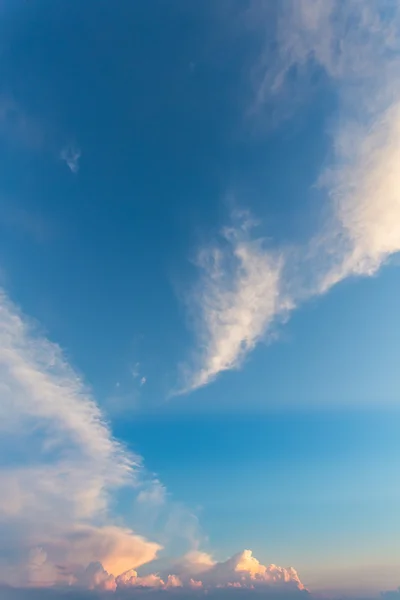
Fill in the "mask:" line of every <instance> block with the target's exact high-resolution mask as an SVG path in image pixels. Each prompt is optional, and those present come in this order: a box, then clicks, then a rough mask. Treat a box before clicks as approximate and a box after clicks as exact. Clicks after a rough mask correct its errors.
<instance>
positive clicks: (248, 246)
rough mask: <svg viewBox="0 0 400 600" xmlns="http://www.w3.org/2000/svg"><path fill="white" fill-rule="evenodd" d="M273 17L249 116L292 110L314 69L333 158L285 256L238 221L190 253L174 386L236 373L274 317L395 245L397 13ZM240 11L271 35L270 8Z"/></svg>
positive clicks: (393, 6)
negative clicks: (321, 204)
mask: <svg viewBox="0 0 400 600" xmlns="http://www.w3.org/2000/svg"><path fill="white" fill-rule="evenodd" d="M274 11H275V22H276V31H275V43H274V44H272V45H271V39H270V37H269V34H268V36H266V41H265V46H264V48H263V51H262V53H261V55H260V57H259V59H258V62H257V64H256V65H255V66H254V69H253V72H252V81H253V83H254V81H255V82H256V89H255V95H254V99H253V102H252V107H251V111H250V113H251V115H252V117H253V118H255V119H257V122H258V123H262V121H263V119H264V118H265V114H266V111H269V109H270V107H271V103H272V104H273V103H275V104H276V103H285V102H289V97H290V102H291V103H292V104H293V103H294V105H295V106H296V92H297V91H298V93H299V96H300V99H301V98H303V92H304V88H307V86H310V82H311V80H312V77H313V75H314V74H315V72H316V70H317V71H318V70H319V71H321V72H323V73H324V74H325V77H326V78H327V79H328V80H329V81H330V83H331V85H332V87H333V89H334V90H335V93H336V95H337V98H338V111H337V113H336V115H335V119H334V125H333V126H331V133H332V161H331V164H330V165H328V166H327V167H326V168H324V170H323V172H322V173H321V174H320V177H319V179H318V181H317V182H316V183H317V184H318V186H319V187H320V189H323V190H324V191H325V194H326V198H327V206H328V209H327V210H326V207H325V209H324V211H323V214H324V215H325V218H324V220H323V219H322V216H321V219H320V221H321V220H322V226H321V228H320V229H319V230H317V231H316V232H315V234H314V235H313V236H311V238H310V239H309V240H308V242H307V243H306V244H304V245H303V246H301V247H298V248H296V249H295V251H291V252H288V250H287V249H285V248H280V247H277V246H276V245H275V246H274V245H272V244H270V245H269V246H268V247H265V245H264V243H263V241H262V240H259V239H257V237H255V236H254V231H253V230H252V229H251V227H248V225H247V221H246V220H244V221H243V222H242V223H239V224H236V225H235V226H230V227H229V228H228V229H227V230H225V231H224V232H223V236H222V237H223V240H222V243H220V244H218V245H217V246H214V247H212V248H205V249H203V250H201V251H200V254H199V259H198V266H199V269H200V275H199V284H198V287H196V289H195V291H194V293H193V295H192V298H191V307H190V310H191V311H193V312H191V317H192V321H195V322H196V324H197V345H198V347H199V348H200V351H199V353H198V355H197V357H196V360H195V361H194V364H192V366H191V367H189V368H188V373H187V374H186V382H187V384H186V385H185V386H183V388H184V390H185V391H189V390H193V389H196V388H198V387H201V386H203V385H206V384H207V383H209V382H210V381H212V380H213V379H215V377H216V376H217V375H218V374H219V373H221V372H222V371H225V370H228V369H233V368H237V367H238V366H240V365H241V364H242V362H243V359H244V357H245V356H246V354H247V353H248V352H249V351H251V350H252V349H253V348H254V346H255V344H256V343H257V342H258V341H259V340H261V339H263V338H264V337H265V335H266V334H268V332H270V330H271V326H273V324H274V321H275V320H276V318H277V317H279V316H280V315H281V314H287V312H288V310H290V309H293V308H294V307H295V306H298V305H299V304H300V303H301V302H303V301H304V300H306V299H307V298H310V297H311V296H315V295H318V294H321V293H325V292H327V291H328V290H329V289H330V288H331V287H332V286H333V285H335V284H337V283H338V282H340V281H342V280H343V279H345V278H347V277H349V276H353V275H372V274H373V273H375V272H376V271H377V270H378V269H379V268H380V266H381V265H382V264H384V263H385V261H386V260H387V259H388V257H390V256H391V255H392V254H394V253H396V252H398V251H399V250H400V169H399V167H398V165H399V164H400V100H399V98H400V7H399V6H398V4H397V3H393V2H391V0H383V1H376V0H367V1H365V2H359V1H358V0H349V1H348V2H341V1H339V0H284V1H283V2H281V3H279V4H278V5H275V9H274ZM248 12H249V11H248ZM250 13H251V15H252V16H253V17H254V16H255V17H256V19H254V21H255V22H256V26H257V27H258V28H259V30H261V31H263V27H265V30H266V31H267V30H268V32H269V33H270V27H269V26H268V29H267V23H266V17H267V16H268V17H270V13H271V5H270V4H269V3H262V2H258V1H257V0H255V1H254V2H253V3H251V10H250ZM271 47H273V48H274V52H273V53H271ZM288 90H289V91H290V93H288ZM290 112H291V109H290V110H289V109H288V110H287V111H286V114H290ZM261 129H262V128H261Z"/></svg>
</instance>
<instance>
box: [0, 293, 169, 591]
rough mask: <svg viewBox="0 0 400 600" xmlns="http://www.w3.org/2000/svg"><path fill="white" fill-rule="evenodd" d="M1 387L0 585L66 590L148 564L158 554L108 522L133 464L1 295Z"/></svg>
mask: <svg viewBox="0 0 400 600" xmlns="http://www.w3.org/2000/svg"><path fill="white" fill-rule="evenodd" d="M0 382H1V383H0V432H1V452H2V454H3V455H4V456H7V457H8V460H7V462H3V464H2V466H1V468H0V487H1V490H2V493H1V495H0V581H2V582H6V583H10V584H18V583H19V584H30V583H35V582H39V581H42V582H43V581H47V582H48V583H51V582H54V581H58V580H63V581H65V579H66V578H68V577H69V576H72V575H74V573H75V572H78V571H79V569H81V568H83V567H86V566H87V565H88V564H89V563H91V562H96V561H98V562H101V563H102V564H103V566H104V568H105V569H107V570H108V571H109V572H110V573H112V574H113V575H118V574H119V573H121V572H123V571H126V570H127V569H128V568H130V567H137V566H139V565H141V564H143V563H145V562H148V561H150V560H152V559H153V558H155V556H156V554H157V551H158V550H159V548H160V546H159V545H158V544H156V543H153V542H150V541H148V540H146V539H145V538H143V537H141V536H139V535H136V534H135V533H134V532H133V531H131V530H130V529H127V528H125V529H124V528H121V527H120V526H116V525H115V524H113V522H112V518H111V515H110V500H111V497H112V494H113V493H114V492H115V491H116V490H118V489H119V488H121V486H125V485H132V484H134V483H135V482H136V481H138V479H139V467H140V458H139V457H135V456H133V455H131V454H129V453H128V452H126V451H125V449H124V448H123V447H122V446H121V445H120V444H119V443H118V442H117V441H116V440H115V439H114V438H113V437H112V434H111V432H110V430H109V427H108V425H107V424H106V423H105V422H104V420H103V418H102V415H101V412H100V410H99V408H98V406H97V404H96V403H95V402H94V400H93V399H92V397H91V395H90V392H89V390H88V389H87V388H86V387H85V386H84V384H83V382H82V381H81V379H80V378H79V376H78V375H77V374H76V373H75V372H74V370H73V369H72V368H71V367H70V366H69V365H68V363H67V362H66V360H65V358H64V356H63V354H62V352H61V350H60V348H59V347H58V346H57V345H55V344H53V343H51V342H49V341H48V340H47V339H46V338H45V337H44V336H43V335H41V334H40V332H38V331H37V330H36V329H35V327H34V326H33V324H32V323H29V322H28V320H27V319H26V318H24V317H23V316H22V315H21V313H20V312H19V311H18V309H17V308H16V307H15V306H14V305H13V303H12V302H11V301H10V300H9V299H8V298H7V296H6V294H5V293H4V292H1V293H0ZM60 565H62V567H63V568H62V569H60Z"/></svg>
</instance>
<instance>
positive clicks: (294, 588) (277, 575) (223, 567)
mask: <svg viewBox="0 0 400 600" xmlns="http://www.w3.org/2000/svg"><path fill="white" fill-rule="evenodd" d="M191 561H192V562H191ZM191 565H192V568H191ZM176 567H177V569H178V571H179V572H180V573H179V575H177V574H172V573H170V574H164V573H151V574H148V575H144V576H141V575H138V573H137V571H136V570H135V569H130V570H129V571H126V572H125V573H122V574H121V575H118V576H117V577H114V576H113V575H112V574H111V573H109V572H108V571H107V569H105V568H104V565H102V564H101V563H100V562H96V563H91V564H90V565H89V566H88V567H87V568H86V569H85V571H84V572H83V573H81V574H80V575H78V576H76V577H75V581H74V585H78V586H79V587H81V588H82V587H84V588H85V589H89V590H108V591H115V590H123V589H125V590H127V589H132V590H133V589H136V590H144V589H147V590H151V589H153V590H164V591H172V590H177V589H180V588H182V589H183V590H187V591H189V590H192V591H196V590H197V591H201V590H203V591H204V592H207V591H211V590H217V589H220V590H221V589H233V588H235V589H246V590H255V589H260V590H262V589H264V590H275V591H276V592H277V591H288V592H302V591H304V590H305V588H304V586H303V584H302V583H301V581H300V578H299V576H298V574H297V572H296V571H295V570H294V569H293V568H291V567H289V568H284V567H279V566H276V565H273V564H272V565H269V566H265V565H262V564H261V563H260V562H259V561H258V560H257V559H256V558H255V557H254V556H253V554H252V552H251V550H244V551H243V552H240V553H238V554H235V555H234V556H232V557H231V558H229V559H228V560H226V561H224V562H213V561H212V559H211V557H210V556H209V555H207V554H205V553H192V554H191V555H188V556H185V557H183V559H182V561H181V568H179V563H178V564H177V565H176ZM199 569H201V570H200V571H199ZM193 571H194V572H195V573H196V575H195V576H194V573H193Z"/></svg>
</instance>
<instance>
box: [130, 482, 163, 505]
mask: <svg viewBox="0 0 400 600" xmlns="http://www.w3.org/2000/svg"><path fill="white" fill-rule="evenodd" d="M166 495H167V490H166V488H165V486H164V485H163V484H162V483H161V482H160V481H159V480H158V479H154V480H153V481H151V482H149V484H148V485H147V486H146V488H145V489H143V490H141V491H140V492H139V494H138V496H137V502H140V503H143V504H146V505H158V506H159V505H162V504H164V502H165V500H166Z"/></svg>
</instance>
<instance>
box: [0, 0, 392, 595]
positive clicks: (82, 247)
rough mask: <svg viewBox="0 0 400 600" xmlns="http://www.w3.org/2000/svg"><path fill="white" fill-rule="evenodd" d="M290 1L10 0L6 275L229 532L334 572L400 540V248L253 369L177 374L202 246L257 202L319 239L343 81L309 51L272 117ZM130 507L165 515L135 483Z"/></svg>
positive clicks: (268, 227) (310, 573) (141, 444)
mask: <svg viewBox="0 0 400 600" xmlns="http://www.w3.org/2000/svg"><path fill="white" fill-rule="evenodd" d="M215 4H217V6H215ZM250 4H252V3H249V6H250ZM272 4H273V3H272ZM266 5H267V3H266ZM269 6H270V11H269V12H270V20H269V21H268V24H267V25H266V26H265V28H264V29H263V28H261V29H260V28H258V27H257V26H256V23H255V22H254V15H253V17H252V16H251V15H252V14H253V13H251V12H249V13H248V12H247V8H248V7H247V3H245V2H220V3H213V2H211V1H206V2H202V3H200V2H198V3H196V2H193V3H190V2H184V1H179V0H175V1H174V2H166V1H163V0H154V1H153V2H149V3H148V2H145V1H139V2H129V1H125V0H122V1H120V2H116V3H113V2H110V1H100V0H85V2H83V3H82V2H79V1H78V0H72V1H71V2H65V1H61V0H52V1H36V2H22V1H14V2H12V3H10V2H4V3H3V6H2V8H1V11H2V16H1V25H0V27H1V36H0V37H1V44H0V47H1V65H0V75H1V78H0V80H1V84H0V107H1V111H0V134H1V135H0V159H1V160H0V227H1V234H0V274H1V283H2V285H3V286H4V288H5V289H6V291H7V294H9V296H10V297H11V298H12V300H13V301H14V302H16V304H17V305H19V306H20V307H21V308H22V310H23V312H24V313H25V314H27V315H29V316H30V317H32V318H33V319H35V320H36V321H37V322H38V323H39V324H40V328H41V330H42V331H43V332H44V335H45V336H46V337H48V338H50V339H51V340H53V341H55V342H56V343H58V344H59V345H60V346H61V348H62V349H63V350H64V351H65V355H66V357H67V360H68V362H69V363H70V364H71V365H73V366H74V368H76V369H77V370H78V371H79V373H81V374H82V377H83V378H84V380H85V381H86V383H87V384H88V386H90V388H91V389H92V390H93V394H94V397H95V398H96V400H97V402H98V403H99V405H100V407H101V408H102V410H103V411H104V414H105V416H106V418H107V419H108V421H109V422H110V424H111V428H112V431H113V433H114V435H115V436H116V437H117V438H118V439H120V440H121V441H122V442H123V443H124V444H126V445H127V447H128V448H130V449H133V450H134V451H135V452H138V453H139V454H140V455H142V456H143V458H144V464H145V466H146V468H147V469H148V470H149V472H152V473H155V474H156V475H157V477H158V478H159V479H160V481H161V482H162V483H163V485H165V486H166V488H167V490H168V494H170V496H171V497H172V498H173V499H174V500H176V501H177V502H180V503H182V504H184V505H185V506H187V507H189V508H190V510H192V511H193V512H194V513H195V514H196V515H197V517H198V520H199V523H200V526H199V527H200V530H201V532H202V536H203V538H202V539H203V543H204V547H205V549H207V551H210V552H212V553H213V554H214V555H215V556H216V557H217V558H218V559H223V558H226V557H227V556H230V555H232V554H233V553H234V552H236V551H240V550H241V549H243V548H247V547H249V548H251V549H252V550H253V552H254V554H255V555H256V556H257V557H258V558H259V559H260V560H261V561H262V562H266V563H269V562H276V563H277V564H293V565H294V566H296V567H297V568H298V569H299V570H301V573H304V577H303V578H304V579H305V581H306V582H307V579H308V580H314V579H315V580H318V582H319V585H320V586H321V587H323V586H324V581H325V580H324V575H323V573H324V572H325V571H327V570H329V569H334V570H335V569H338V572H339V571H340V569H344V568H345V567H346V568H352V567H363V568H364V567H365V569H369V568H370V567H372V566H374V567H375V566H376V567H380V566H382V565H383V566H384V567H388V569H389V568H392V567H393V566H394V565H398V563H399V560H400V553H399V545H398V539H399V534H400V520H399V515H398V506H399V499H400V487H399V484H398V477H397V473H398V466H399V461H400V442H399V441H398V438H399V436H398V418H399V413H398V407H399V402H398V396H399V385H400V375H399V369H398V357H399V352H400V321H399V317H398V298H399V292H400V275H399V270H398V267H397V265H396V259H395V258H392V259H391V262H390V264H389V266H383V267H382V269H381V270H379V271H378V270H376V271H375V272H374V276H373V277H364V278H357V277H353V276H352V273H349V277H348V278H347V277H345V276H343V277H342V279H343V281H341V282H340V283H339V284H338V285H337V286H335V287H333V289H330V290H329V291H327V293H325V294H319V293H314V292H313V293H308V294H303V295H302V294H300V295H299V297H298V298H296V299H295V301H294V303H295V304H296V310H293V311H292V312H291V313H290V314H287V315H285V317H284V318H281V317H279V318H278V319H277V321H276V324H275V325H274V327H273V333H274V335H273V336H272V337H271V336H268V335H265V336H264V337H265V343H264V341H261V342H260V343H258V344H256V343H255V344H254V346H255V349H254V350H253V347H252V351H251V352H247V353H246V356H245V358H244V360H243V361H242V362H241V364H240V366H239V365H237V366H238V367H239V368H233V369H226V372H221V373H219V375H218V377H216V378H215V380H214V379H210V381H209V383H208V385H205V386H204V387H201V389H198V390H194V391H192V392H191V393H186V394H184V395H178V396H175V395H174V394H173V392H174V390H176V389H177V386H178V387H179V380H180V377H181V365H182V364H191V361H192V356H193V352H195V351H196V347H197V346H196V344H200V346H201V344H204V337H201V335H200V342H198V339H199V338H198V337H196V331H197V330H198V326H197V325H196V323H197V316H196V312H195V308H193V306H192V305H190V301H188V300H187V295H188V294H189V292H190V290H191V289H193V286H194V285H196V282H198V281H199V270H198V268H197V266H196V264H195V257H196V255H197V253H198V251H199V249H201V248H203V247H207V246H208V245H209V244H210V243H211V244H213V243H217V244H218V243H219V242H215V240H218V239H219V238H218V235H219V232H220V231H221V228H223V227H224V226H226V225H227V224H229V223H230V219H231V213H232V211H234V209H235V208H240V209H245V210H246V211H249V212H250V213H251V214H252V215H253V216H254V218H255V219H258V220H259V225H258V226H257V228H256V233H255V234H254V235H256V236H257V237H258V236H262V237H264V238H265V244H266V247H267V248H277V247H283V246H284V247H288V248H290V252H291V253H292V255H293V256H298V255H300V254H301V252H302V251H299V250H298V249H297V248H298V246H299V247H301V246H302V245H303V244H304V243H306V242H305V241H306V240H309V239H310V238H311V237H313V236H314V235H315V231H316V230H317V229H318V227H319V225H320V223H321V221H323V218H324V215H325V213H326V212H327V209H326V206H327V197H328V194H327V192H326V190H324V189H323V188H321V186H315V185H314V184H315V183H316V182H317V180H318V177H319V176H320V174H321V172H322V170H323V169H324V167H325V166H326V165H327V164H329V163H330V161H331V160H332V154H333V150H332V146H333V143H332V130H333V128H334V123H336V120H337V116H338V111H339V110H340V92H339V91H338V84H337V79H335V78H330V76H329V69H328V68H327V67H326V65H323V67H326V72H325V71H324V68H322V67H321V66H315V65H314V67H313V68H314V70H313V72H312V74H311V75H312V76H309V77H308V76H307V77H306V80H307V81H306V83H305V82H304V81H303V80H301V77H300V74H299V73H301V68H300V67H299V69H298V70H299V73H297V71H295V73H294V74H293V73H292V72H291V71H290V74H289V75H290V77H292V78H293V79H294V81H295V84H293V85H292V86H291V87H290V93H289V95H287V94H286V95H285V94H284V95H283V97H278V96H276V97H273V98H272V100H271V101H268V102H266V106H265V107H264V109H263V112H262V115H261V116H260V115H258V116H257V117H254V114H253V113H252V109H251V107H252V106H253V98H254V94H255V86H256V81H257V69H255V67H254V65H255V63H256V62H257V57H258V56H259V54H260V53H261V52H262V49H263V48H264V49H265V44H266V41H265V36H267V46H268V44H269V46H268V47H269V48H270V54H268V56H269V58H268V60H269V61H271V62H273V61H274V60H275V59H274V57H278V56H279V48H278V42H279V36H277V34H276V33H274V27H275V26H277V25H276V24H277V23H278V17H277V9H276V8H275V9H274V8H273V7H272V5H271V3H270V4H269ZM249 11H250V8H249ZM267 16H268V15H265V14H263V16H262V17H261V16H260V18H265V19H267ZM270 29H271V33H270ZM268 36H270V37H268ZM297 78H298V79H299V83H298V86H299V88H301V89H300V91H299V97H298V98H296V97H295V95H294V93H293V89H296V85H297V83H296V81H297ZM304 88H306V91H305V89H304ZM65 149H67V150H69V151H71V149H75V150H79V153H80V158H79V169H78V167H77V168H76V169H70V168H68V165H67V164H66V161H65V160H62V158H61V157H62V153H63V151H64V150H65ZM73 170H76V172H73ZM223 244H224V242H222V247H224V246H223ZM388 254H394V252H391V251H390V252H389V253H388ZM304 262H306V261H304ZM299 264H300V267H299ZM301 264H302V263H301V261H300V262H299V263H297V262H296V263H295V265H296V266H295V268H294V269H293V270H292V274H293V273H294V274H295V276H297V271H296V269H299V268H301ZM307 264H308V263H307ZM318 269H319V267H318ZM315 270H317V267H316V269H315ZM230 276H232V281H233V278H234V275H232V274H230V275H229V274H228V275H227V277H228V279H229V277H230ZM306 277H307V276H306ZM200 281H201V280H200ZM246 285H250V284H246ZM188 304H189V306H188ZM264 329H265V331H266V330H267V329H268V328H267V326H265V328H264ZM256 337H257V336H256ZM259 337H260V336H259ZM261 337H262V336H261ZM196 340H197V341H196ZM255 341H256V342H258V341H259V340H258V337H257V339H256V340H255ZM210 344H211V342H210ZM222 370H223V369H222ZM142 378H145V381H144V380H143V381H142V382H141V380H142ZM171 392H172V393H171ZM10 460H11V459H10ZM118 510H119V511H120V514H119V517H121V518H122V517H124V519H125V520H126V522H127V523H128V524H131V525H133V526H134V527H135V528H139V532H140V533H142V534H143V535H147V534H148V532H147V531H141V530H140V527H141V524H140V522H138V520H139V521H140V518H139V519H138V517H137V516H136V515H135V514H133V513H132V514H131V511H132V508H131V504H130V496H126V497H124V496H122V497H121V498H120V501H119V508H118ZM139 517H140V515H139ZM151 534H152V535H153V534H154V535H157V533H156V532H155V531H154V530H153V529H152V531H151ZM171 551H172V552H174V551H175V548H174V547H173V545H172V550H171ZM320 573H321V575H319V574H320ZM326 582H327V584H326V585H327V586H328V587H329V585H331V583H330V582H328V579H326Z"/></svg>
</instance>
